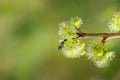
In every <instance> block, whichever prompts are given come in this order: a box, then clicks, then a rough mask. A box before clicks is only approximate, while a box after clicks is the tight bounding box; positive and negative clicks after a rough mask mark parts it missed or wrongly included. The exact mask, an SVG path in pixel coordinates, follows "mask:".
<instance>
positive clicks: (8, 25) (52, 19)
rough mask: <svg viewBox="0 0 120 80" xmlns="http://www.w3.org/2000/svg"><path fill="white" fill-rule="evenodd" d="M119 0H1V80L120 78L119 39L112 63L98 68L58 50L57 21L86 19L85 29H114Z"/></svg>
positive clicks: (110, 44) (112, 44)
mask: <svg viewBox="0 0 120 80" xmlns="http://www.w3.org/2000/svg"><path fill="white" fill-rule="evenodd" d="M119 10H120V0H0V80H120V42H119V41H120V40H119V39H113V40H110V41H108V42H107V43H106V45H107V46H108V48H109V49H110V50H115V51H116V58H115V59H114V60H113V61H112V62H111V64H110V66H109V67H107V68H104V69H98V68H97V67H96V66H95V65H94V64H93V62H91V61H90V60H88V59H87V58H86V57H85V56H83V57H80V58H79V59H68V58H66V57H64V56H63V55H62V53H61V52H60V51H59V50H58V49H57V47H58V45H59V43H58V41H59V36H58V25H59V22H61V21H64V20H68V19H70V18H71V17H73V16H79V17H81V18H82V19H83V22H84V24H83V25H82V31H84V32H92V33H94V32H110V30H109V28H108V21H109V20H111V18H112V15H113V13H114V12H117V11H119Z"/></svg>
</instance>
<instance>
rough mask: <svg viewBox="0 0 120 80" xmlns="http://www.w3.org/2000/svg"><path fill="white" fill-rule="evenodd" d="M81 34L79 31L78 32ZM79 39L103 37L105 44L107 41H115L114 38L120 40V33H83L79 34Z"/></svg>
mask: <svg viewBox="0 0 120 80" xmlns="http://www.w3.org/2000/svg"><path fill="white" fill-rule="evenodd" d="M78 32H79V31H78ZM77 34H78V38H95V37H101V38H103V39H102V41H101V42H102V43H103V44H104V43H105V42H106V40H110V39H114V38H120V33H83V32H81V31H80V32H79V33H77Z"/></svg>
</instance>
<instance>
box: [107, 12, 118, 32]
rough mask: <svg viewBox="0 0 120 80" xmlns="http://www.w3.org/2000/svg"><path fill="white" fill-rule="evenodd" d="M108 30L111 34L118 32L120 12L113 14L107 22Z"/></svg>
mask: <svg viewBox="0 0 120 80" xmlns="http://www.w3.org/2000/svg"><path fill="white" fill-rule="evenodd" d="M109 28H110V30H111V31H112V32H118V31H120V12H116V13H114V16H113V18H112V20H111V21H110V22H109Z"/></svg>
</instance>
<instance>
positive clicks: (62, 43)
mask: <svg viewBox="0 0 120 80" xmlns="http://www.w3.org/2000/svg"><path fill="white" fill-rule="evenodd" d="M66 41H67V39H64V40H62V41H61V43H60V45H59V46H58V50H61V49H62V48H63V47H64V44H65V42H66Z"/></svg>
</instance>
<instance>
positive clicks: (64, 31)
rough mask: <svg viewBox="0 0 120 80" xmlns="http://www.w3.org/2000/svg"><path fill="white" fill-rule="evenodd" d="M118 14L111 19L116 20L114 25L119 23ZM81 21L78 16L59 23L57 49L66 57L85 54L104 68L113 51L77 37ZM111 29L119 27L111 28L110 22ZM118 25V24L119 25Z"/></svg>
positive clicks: (77, 56)
mask: <svg viewBox="0 0 120 80" xmlns="http://www.w3.org/2000/svg"><path fill="white" fill-rule="evenodd" d="M118 16H119V15H118V14H117V15H116V16H115V18H114V19H113V20H112V21H113V22H114V20H117V22H115V24H116V25H118V23H120V22H119V21H118V20H120V16H119V18H118ZM116 18H117V19H116ZM81 24H83V21H82V19H81V18H79V17H77V16H76V17H73V18H71V19H70V20H69V21H65V22H62V23H60V25H59V31H58V35H59V36H60V45H59V47H58V49H59V50H61V51H62V53H63V54H64V56H66V57H68V58H79V57H80V56H83V55H86V56H87V57H88V59H90V60H91V61H93V62H94V63H95V65H96V66H97V67H98V68H104V67H107V66H108V65H109V63H110V62H111V61H112V59H113V58H114V57H115V52H114V51H107V50H106V49H105V47H104V46H103V44H102V43H101V44H98V43H95V42H92V43H89V44H87V43H85V42H83V41H82V40H81V38H78V37H79V35H78V33H79V30H80V28H81ZM111 27H112V29H111V30H112V31H114V30H118V29H119V28H113V27H115V26H113V24H110V28H111ZM119 27H120V26H119Z"/></svg>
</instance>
